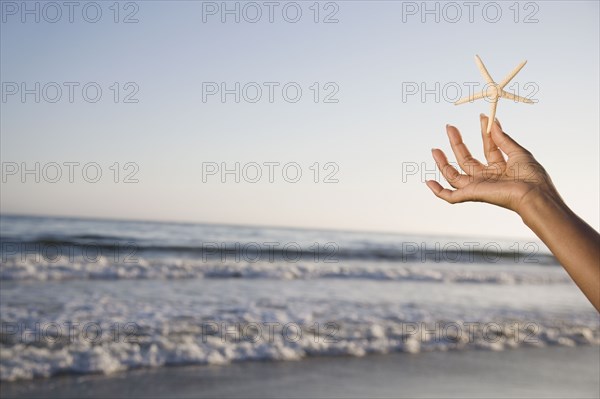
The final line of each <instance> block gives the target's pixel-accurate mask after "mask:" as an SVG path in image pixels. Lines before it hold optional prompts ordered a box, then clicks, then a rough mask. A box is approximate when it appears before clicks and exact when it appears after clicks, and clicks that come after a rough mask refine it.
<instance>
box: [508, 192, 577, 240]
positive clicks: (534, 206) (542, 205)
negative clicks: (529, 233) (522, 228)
mask: <svg viewBox="0 0 600 399" xmlns="http://www.w3.org/2000/svg"><path fill="white" fill-rule="evenodd" d="M517 213H518V214H519V216H521V219H523V222H524V223H525V224H526V225H527V226H529V228H531V229H532V230H534V231H535V230H536V227H537V225H539V224H541V223H543V222H544V221H548V218H550V217H552V216H557V215H563V216H568V215H570V214H571V210H570V209H569V207H568V206H567V205H566V204H565V202H564V201H563V200H562V198H561V197H560V195H558V193H555V192H548V191H541V190H538V189H533V190H531V191H530V192H528V193H527V194H526V195H525V196H524V197H523V198H522V200H521V202H520V205H519V209H518V210H517Z"/></svg>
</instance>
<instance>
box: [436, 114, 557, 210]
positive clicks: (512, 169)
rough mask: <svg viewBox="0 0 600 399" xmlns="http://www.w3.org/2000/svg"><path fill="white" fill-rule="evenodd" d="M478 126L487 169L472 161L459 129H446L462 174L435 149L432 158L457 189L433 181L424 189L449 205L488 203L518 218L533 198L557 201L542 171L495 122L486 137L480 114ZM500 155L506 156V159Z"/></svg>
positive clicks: (484, 125)
mask: <svg viewBox="0 0 600 399" xmlns="http://www.w3.org/2000/svg"><path fill="white" fill-rule="evenodd" d="M480 122H481V135H482V138H483V149H484V153H485V158H486V160H487V165H484V164H482V163H481V162H479V161H478V160H476V159H475V158H473V156H472V155H471V153H470V152H469V150H468V149H467V146H466V145H465V144H464V143H463V141H462V137H461V135H460V132H459V131H458V129H457V128H455V127H454V126H450V125H447V126H446V130H447V133H448V138H449V139H450V145H451V146H452V151H453V152H454V155H455V156H456V159H457V161H458V164H459V165H460V168H461V169H462V170H463V172H464V174H461V173H459V172H458V170H456V168H454V167H453V166H452V165H450V164H449V163H448V158H447V157H446V155H445V154H444V152H443V151H442V150H440V149H435V148H434V149H433V150H432V154H433V158H434V159H435V162H436V164H437V166H438V168H439V169H440V171H441V172H442V175H443V176H444V178H445V179H446V180H447V181H448V183H450V185H451V186H452V187H454V188H455V189H456V190H449V189H445V188H443V187H442V186H441V185H440V184H439V183H438V182H436V181H435V180H429V181H427V186H428V187H429V188H430V189H431V191H433V193H434V194H435V195H436V196H438V197H439V198H442V199H444V200H446V201H447V202H449V203H451V204H454V203H458V202H465V201H479V202H487V203H490V204H494V205H498V206H501V207H504V208H508V209H511V210H513V211H515V212H517V213H519V214H521V216H523V215H522V212H523V211H524V209H525V208H526V203H527V201H528V200H529V199H531V198H532V197H533V196H535V195H540V194H541V195H544V196H551V197H553V198H556V199H557V200H559V199H560V196H559V195H558V192H557V191H556V188H555V187H554V185H553V184H552V181H551V180H550V176H548V174H547V173H546V171H545V170H544V168H543V167H542V166H541V165H540V164H539V163H538V162H537V161H536V160H535V158H534V157H533V155H531V153H530V152H529V151H527V150H526V149H525V148H523V147H521V146H520V145H519V144H517V142H515V141H514V140H513V139H512V138H511V137H510V136H508V135H507V134H506V133H504V132H503V131H502V127H501V126H500V124H499V123H498V121H497V120H496V121H495V123H494V124H493V126H492V131H491V134H487V133H486V127H487V123H488V118H487V117H486V116H485V115H483V114H481V116H480ZM503 154H506V156H507V159H505V157H504V155H503Z"/></svg>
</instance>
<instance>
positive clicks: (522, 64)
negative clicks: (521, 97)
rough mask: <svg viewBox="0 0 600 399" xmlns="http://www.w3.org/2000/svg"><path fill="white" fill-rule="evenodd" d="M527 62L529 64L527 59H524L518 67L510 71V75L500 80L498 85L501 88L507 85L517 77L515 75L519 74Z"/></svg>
mask: <svg viewBox="0 0 600 399" xmlns="http://www.w3.org/2000/svg"><path fill="white" fill-rule="evenodd" d="M525 64H527V61H523V62H521V63H520V64H519V65H517V67H516V68H515V69H513V70H512V72H511V73H509V74H508V76H507V77H505V78H504V80H503V81H502V82H500V84H499V85H498V86H500V88H501V89H504V86H506V85H507V84H508V83H509V82H510V81H511V80H512V79H513V78H514V77H515V75H516V74H518V73H519V71H520V70H521V69H523V67H524V66H525Z"/></svg>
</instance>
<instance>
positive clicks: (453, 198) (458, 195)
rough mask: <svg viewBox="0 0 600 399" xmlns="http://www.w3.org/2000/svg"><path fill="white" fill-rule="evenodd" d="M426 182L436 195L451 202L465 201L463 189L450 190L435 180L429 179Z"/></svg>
mask: <svg viewBox="0 0 600 399" xmlns="http://www.w3.org/2000/svg"><path fill="white" fill-rule="evenodd" d="M426 184H427V187H429V189H430V190H431V191H432V192H433V193H434V194H435V196H436V197H438V198H441V199H443V200H444V201H446V202H448V203H450V204H457V203H459V202H464V201H465V198H463V195H462V192H461V190H448V189H447V188H444V187H442V185H441V184H440V183H438V182H436V181H435V180H428V181H427V182H426Z"/></svg>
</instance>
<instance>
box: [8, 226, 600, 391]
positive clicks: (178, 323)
mask: <svg viewBox="0 0 600 399" xmlns="http://www.w3.org/2000/svg"><path fill="white" fill-rule="evenodd" d="M0 245H1V250H0V256H1V263H0V322H1V327H2V329H1V333H0V380H1V381H3V382H9V381H21V380H32V379H37V378H43V377H45V378H56V377H57V376H64V375H71V374H77V375H86V374H105V375H118V374H119V372H122V371H126V370H133V369H153V370H154V369H160V368H164V367H167V366H183V365H197V366H202V365H221V366H223V367H233V365H234V364H239V363H240V362H251V361H257V360H269V361H276V362H289V361H300V362H303V361H309V359H313V358H319V357H328V358H330V357H339V356H346V357H347V356H351V357H361V356H365V355H371V354H383V355H384V356H385V355H386V354H389V355H392V354H393V355H394V356H397V354H396V353H400V354H401V353H404V352H405V353H410V354H413V355H415V356H421V355H423V354H425V353H428V352H450V351H460V352H467V351H478V350H484V351H495V352H498V351H522V350H526V349H525V348H531V347H536V348H545V347H551V346H553V347H573V346H582V347H586V346H598V345H600V321H599V318H598V313H597V312H596V310H595V309H594V308H593V307H592V305H591V304H589V302H588V301H587V299H586V298H585V297H584V296H583V294H582V293H581V292H580V291H579V289H578V288H577V287H576V286H575V284H574V283H573V282H572V281H571V279H570V278H569V276H568V275H567V274H566V272H565V271H564V270H563V269H562V267H561V266H560V265H559V264H558V263H557V262H556V260H555V259H554V257H553V256H552V255H551V254H550V253H549V252H548V251H547V249H546V248H545V247H544V246H543V245H542V244H541V243H540V242H538V241H534V240H531V241H526V240H516V239H515V240H512V239H507V238H504V239H492V238H481V237H479V238H477V237H442V236H423V235H410V234H383V233H362V232H344V231H327V230H303V229H285V228H269V227H249V226H225V225H207V224H191V223H190V224H187V223H162V222H161V223H159V222H141V221H113V220H91V219H75V218H55V217H27V216H9V215H2V216H1V217H0Z"/></svg>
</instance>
